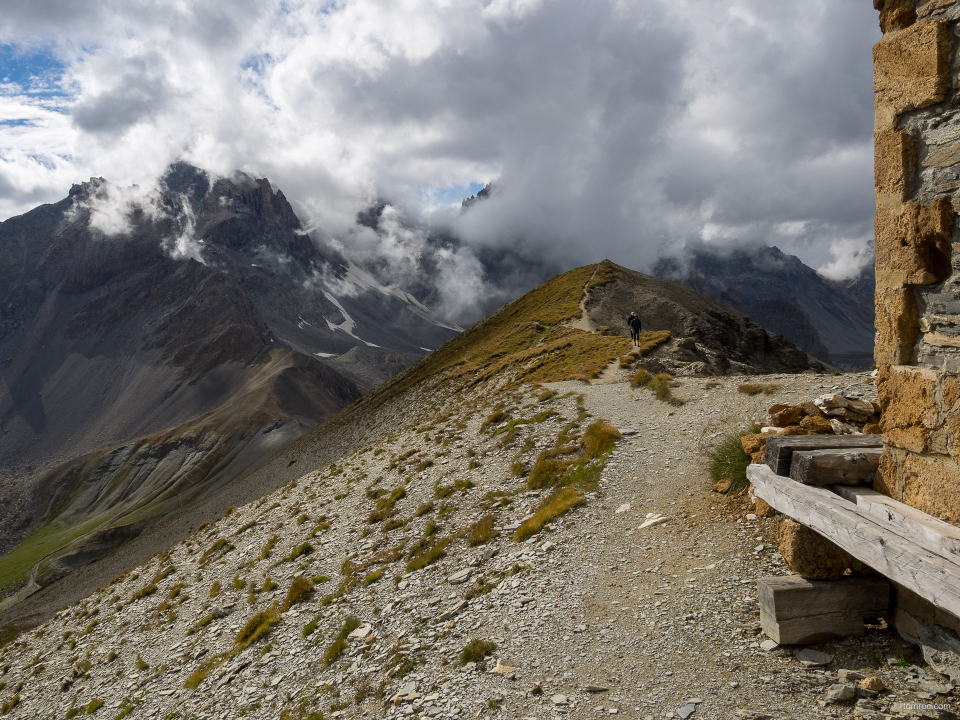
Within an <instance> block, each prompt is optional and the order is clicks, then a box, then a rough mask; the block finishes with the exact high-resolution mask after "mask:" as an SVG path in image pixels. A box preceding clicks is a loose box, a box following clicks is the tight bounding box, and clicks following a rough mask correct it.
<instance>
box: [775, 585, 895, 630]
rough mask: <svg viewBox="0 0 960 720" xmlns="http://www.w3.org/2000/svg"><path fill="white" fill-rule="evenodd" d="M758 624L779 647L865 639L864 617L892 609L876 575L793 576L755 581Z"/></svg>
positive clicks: (887, 588) (887, 587)
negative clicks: (854, 638) (827, 577)
mask: <svg viewBox="0 0 960 720" xmlns="http://www.w3.org/2000/svg"><path fill="white" fill-rule="evenodd" d="M757 592H758V594H759V596H760V626H761V627H762V628H763V631H764V632H765V633H766V634H767V636H768V637H770V638H771V639H772V640H774V641H775V642H778V643H780V644H781V645H800V644H809V643H816V642H826V641H828V640H832V639H834V638H837V637H846V636H848V635H863V619H864V617H866V616H868V615H881V614H885V613H886V612H887V610H889V608H890V584H889V583H888V582H887V581H886V580H884V579H883V578H879V577H849V578H843V579H842V580H804V579H803V578H801V577H798V576H796V575H786V576H782V577H766V578H760V579H759V580H758V581H757Z"/></svg>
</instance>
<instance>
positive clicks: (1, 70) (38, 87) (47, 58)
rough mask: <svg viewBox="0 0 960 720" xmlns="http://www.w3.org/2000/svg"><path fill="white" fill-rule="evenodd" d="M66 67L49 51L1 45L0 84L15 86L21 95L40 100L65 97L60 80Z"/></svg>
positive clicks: (6, 44)
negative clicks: (59, 96) (12, 84)
mask: <svg viewBox="0 0 960 720" xmlns="http://www.w3.org/2000/svg"><path fill="white" fill-rule="evenodd" d="M65 68H66V65H65V64H64V63H63V62H61V61H60V60H59V59H58V58H56V57H55V56H54V54H53V53H52V52H51V51H50V49H36V48H24V47H18V46H16V45H12V44H9V43H0V83H3V84H8V83H14V84H16V85H19V86H20V89H21V92H23V93H25V94H29V95H35V96H40V97H52V96H57V95H63V94H64V93H63V89H62V88H61V86H60V79H61V78H62V77H63V73H64V70H65Z"/></svg>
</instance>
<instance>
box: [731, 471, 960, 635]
mask: <svg viewBox="0 0 960 720" xmlns="http://www.w3.org/2000/svg"><path fill="white" fill-rule="evenodd" d="M747 477H748V478H749V479H750V482H752V483H753V489H754V494H755V495H756V496H757V497H759V498H761V499H763V500H765V501H766V502H767V503H769V504H770V505H771V506H773V507H774V508H775V509H777V510H779V511H780V512H782V513H784V514H785V515H788V516H789V517H792V518H794V519H795V520H797V521H799V522H801V523H803V524H804V525H806V526H807V527H809V528H811V529H812V530H814V531H816V532H818V533H820V534H821V535H823V536H824V537H825V538H827V539H828V540H830V541H831V542H833V543H834V544H836V545H837V546H839V547H841V548H843V549H844V550H846V551H847V552H848V553H850V554H851V555H853V556H854V557H855V558H857V560H860V561H861V562H863V563H865V564H866V565H867V566H869V567H871V568H873V569H874V570H876V571H877V572H879V573H881V574H882V575H884V576H885V577H887V578H889V579H890V580H893V581H894V582H896V583H899V584H900V585H903V586H904V587H906V588H908V589H909V590H912V591H913V592H915V593H916V594H917V595H919V596H920V597H922V598H924V599H926V600H929V601H930V602H932V603H933V604H934V605H936V606H937V607H939V608H942V609H944V610H946V611H947V612H949V613H952V614H953V615H955V616H957V617H960V563H958V562H957V561H956V560H955V559H953V558H948V557H945V556H944V555H940V554H937V553H934V552H932V551H931V550H928V549H927V548H926V547H924V546H922V545H920V544H919V543H917V542H916V541H914V540H911V539H910V538H907V537H904V536H902V535H899V534H897V533H896V532H894V530H893V529H891V528H890V527H889V526H887V525H886V524H883V523H881V522H879V521H877V520H876V519H875V518H874V517H872V516H871V515H869V514H867V513H865V512H864V511H863V510H861V509H859V508H858V507H857V506H856V505H854V504H853V503H851V502H850V501H848V500H844V499H843V498H841V497H840V496H838V495H836V494H835V493H833V492H831V491H830V490H828V489H827V488H822V487H817V486H815V485H801V484H800V483H798V482H794V481H793V480H791V479H789V478H785V477H781V476H779V475H777V474H776V473H774V472H773V471H772V470H770V468H768V467H767V466H766V465H750V466H749V467H748V468H747Z"/></svg>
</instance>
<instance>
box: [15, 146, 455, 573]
mask: <svg viewBox="0 0 960 720" xmlns="http://www.w3.org/2000/svg"><path fill="white" fill-rule="evenodd" d="M459 330H460V328H458V327H457V326H456V325H453V324H451V323H449V322H446V321H443V320H441V319H439V318H438V317H436V316H435V315H434V314H433V313H432V312H431V311H430V309H429V308H427V307H426V306H425V305H424V304H422V303H421V302H420V301H419V300H417V298H416V297H414V295H412V294H410V293H409V292H406V291H405V290H403V289H400V288H397V287H391V286H385V285H383V284H381V283H379V282H377V281H376V280H375V279H374V278H373V277H372V276H371V275H370V274H369V273H367V272H365V271H364V270H362V269H361V268H359V267H357V266H356V265H354V264H352V263H350V262H349V261H347V260H346V259H344V258H343V257H340V256H339V255H338V254H336V253H335V252H333V251H330V250H321V249H320V248H319V246H318V245H317V244H316V243H314V242H313V241H312V240H311V239H310V237H309V235H308V233H307V232H306V231H305V229H304V226H303V225H302V223H301V222H300V220H299V219H298V218H297V216H296V214H295V213H294V211H293V209H292V208H291V206H290V204H289V203H288V202H287V200H286V199H285V198H284V196H283V193H282V192H280V191H279V190H275V189H273V188H272V187H271V185H270V183H269V182H268V181H267V180H264V179H260V180H255V179H253V178H251V177H248V176H246V175H243V174H239V173H238V174H236V175H235V176H233V177H231V178H211V177H209V176H208V175H207V174H206V173H205V172H203V171H202V170H200V169H198V168H195V167H192V166H190V165H187V164H184V163H178V164H175V165H173V166H171V167H170V169H169V171H168V172H167V173H166V175H165V176H164V177H163V178H162V180H161V181H160V184H159V189H158V190H156V191H151V192H150V193H144V194H138V193H137V191H136V189H124V188H117V187H115V186H112V185H110V183H108V182H107V181H105V180H103V179H92V180H91V181H90V182H86V183H83V184H82V185H76V186H74V187H73V188H72V189H71V191H70V194H69V197H67V198H65V199H64V200H62V201H60V202H58V203H55V204H52V205H44V206H41V207H38V208H36V209H35V210H32V211H31V212H29V213H26V214H25V215H22V216H19V217H15V218H11V219H9V220H7V221H5V222H3V223H0V379H2V383H0V498H2V500H3V502H2V503H0V527H3V528H4V533H3V537H2V540H0V551H2V552H5V551H7V550H9V549H11V548H12V547H14V546H15V545H16V544H17V543H19V542H20V541H21V540H23V539H24V538H27V537H29V538H30V539H31V541H30V542H27V543H24V545H22V546H21V548H19V549H18V552H26V553H27V555H28V557H26V558H25V560H28V561H30V562H28V563H27V564H26V565H25V566H26V567H29V566H31V565H33V563H34V561H40V560H41V559H43V562H42V563H41V564H40V565H39V567H38V570H37V571H36V572H35V573H34V577H33V579H34V580H36V581H38V582H41V584H42V583H43V582H46V581H49V580H50V579H52V578H54V577H56V576H58V575H60V574H62V573H63V572H66V571H67V570H69V569H71V568H72V567H75V566H77V565H78V564H82V563H85V562H87V561H89V560H90V559H91V558H93V557H97V556H98V555H101V554H103V553H105V552H109V551H110V550H111V549H112V548H114V547H115V546H116V545H117V544H119V543H121V542H123V541H125V540H126V539H129V538H130V537H131V536H134V535H136V534H138V533H140V532H141V531H142V530H143V529H144V528H146V527H149V526H150V525H151V524H152V523H154V522H156V521H157V520H158V519H159V518H161V517H163V516H164V515H166V514H168V513H170V512H174V511H177V510H178V509H180V508H182V507H183V506H185V505H186V504H188V503H190V502H192V501H194V500H196V499H197V498H198V497H201V496H203V495H205V494H208V493H210V492H212V491H214V490H216V489H217V488H219V487H222V486H223V485H225V484H226V483H228V482H230V481H231V480H232V479H234V478H236V477H238V476H239V475H241V474H243V473H244V472H246V471H248V470H249V469H251V468H253V467H255V466H256V465H258V464H259V463H260V462H262V461H263V460H264V459H266V458H267V457H269V456H270V455H272V454H273V453H275V452H276V451H277V450H279V449H280V448H282V447H283V446H284V445H286V444H287V443H289V442H290V441H292V440H294V439H295V438H297V437H299V436H300V435H301V434H302V433H303V432H304V431H305V430H307V429H308V428H310V427H312V426H314V425H315V424H317V423H318V422H320V421H321V420H323V419H324V418H327V417H329V416H330V415H331V414H333V413H334V412H336V411H337V410H338V409H340V408H342V407H344V406H345V405H347V404H349V403H350V402H352V401H354V400H356V399H357V398H359V397H360V396H361V395H362V394H363V393H364V392H365V391H366V390H369V389H370V388H372V387H374V386H376V385H378V384H380V383H381V382H382V381H383V380H385V379H387V378H388V377H390V376H391V375H393V374H394V373H396V372H398V371H399V370H400V369H402V368H404V367H406V366H408V365H409V364H410V363H411V362H413V361H414V360H416V359H417V358H418V357H420V356H421V355H423V354H424V353H425V352H427V351H429V350H431V349H434V348H436V347H438V346H439V345H441V344H442V343H443V342H444V341H445V340H447V339H449V338H451V337H453V336H454V335H455V334H456V333H457V332H458V331H459ZM34 541H35V542H34ZM24 548H26V549H24ZM27 580H28V578H26V577H24V576H22V575H21V576H17V577H13V578H11V577H6V578H4V577H0V587H6V588H7V589H8V590H9V589H10V588H11V587H15V586H17V585H21V584H23V583H24V582H26V581H27Z"/></svg>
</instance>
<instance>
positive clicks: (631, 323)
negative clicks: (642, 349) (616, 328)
mask: <svg viewBox="0 0 960 720" xmlns="http://www.w3.org/2000/svg"><path fill="white" fill-rule="evenodd" d="M627 326H628V327H629V328H630V339H631V340H633V344H634V345H637V346H639V345H640V317H639V316H638V315H637V314H636V313H635V312H632V313H630V314H629V315H628V316H627Z"/></svg>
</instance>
